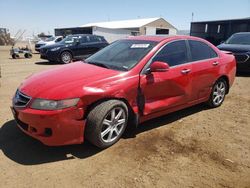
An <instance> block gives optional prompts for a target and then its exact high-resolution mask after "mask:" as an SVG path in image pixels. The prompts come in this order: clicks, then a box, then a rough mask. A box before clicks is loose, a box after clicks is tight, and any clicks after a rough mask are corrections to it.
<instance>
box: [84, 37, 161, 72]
mask: <svg viewBox="0 0 250 188" xmlns="http://www.w3.org/2000/svg"><path fill="white" fill-rule="evenodd" d="M156 44H157V42H153V41H143V40H120V41H116V42H114V43H112V44H110V45H109V46H107V47H106V48H104V49H102V50H100V51H99V52H97V53H95V54H94V55H92V56H90V57H89V58H88V59H86V60H85V62H87V63H90V64H95V65H98V66H102V67H106V68H110V69H116V70H123V71H127V70H130V69H132V68H133V67H134V66H135V65H136V64H137V63H138V62H139V61H140V60H141V59H142V58H143V57H144V56H145V55H146V54H147V53H148V52H149V51H150V50H151V49H152V48H153V47H154V46H155V45H156Z"/></svg>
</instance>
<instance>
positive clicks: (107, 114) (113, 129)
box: [85, 100, 128, 149]
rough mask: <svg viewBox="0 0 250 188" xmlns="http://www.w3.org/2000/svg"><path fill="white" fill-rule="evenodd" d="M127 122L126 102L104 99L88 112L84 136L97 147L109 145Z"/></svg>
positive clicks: (115, 140)
mask: <svg viewBox="0 0 250 188" xmlns="http://www.w3.org/2000/svg"><path fill="white" fill-rule="evenodd" d="M118 115H119V117H118ZM127 123H128V107H127V106H126V104H125V103H124V102H122V101H119V100H109V101H105V102H103V103H101V104H99V105H97V106H95V107H94V108H93V109H92V110H91V111H90V113H89V114H88V116H87V124H86V129H85V138H86V139H87V140H88V141H89V142H90V143H92V144H93V145H95V146H97V147H99V148H102V149H104V148H107V147H110V146H112V145H113V144H115V143H116V142H117V141H118V140H119V139H120V138H121V136H122V134H123V133H124V131H125V129H126V126H127Z"/></svg>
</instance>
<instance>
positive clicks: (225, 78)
mask: <svg viewBox="0 0 250 188" xmlns="http://www.w3.org/2000/svg"><path fill="white" fill-rule="evenodd" d="M220 79H223V80H225V81H226V83H227V91H226V94H228V93H229V88H230V84H229V78H228V76H226V75H222V76H221V77H219V78H218V79H217V81H218V80H220Z"/></svg>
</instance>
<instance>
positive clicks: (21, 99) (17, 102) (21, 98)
mask: <svg viewBox="0 0 250 188" xmlns="http://www.w3.org/2000/svg"><path fill="white" fill-rule="evenodd" d="M30 100H31V97H29V96H27V95H25V94H23V93H21V92H20V91H19V90H17V91H16V94H15V96H14V98H13V105H14V106H15V107H26V106H27V105H28V103H29V102H30Z"/></svg>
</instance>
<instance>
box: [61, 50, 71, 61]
mask: <svg viewBox="0 0 250 188" xmlns="http://www.w3.org/2000/svg"><path fill="white" fill-rule="evenodd" d="M60 59H61V62H62V63H64V64H68V63H71V62H72V55H71V53H70V52H68V51H65V52H62V53H61V56H60Z"/></svg>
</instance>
